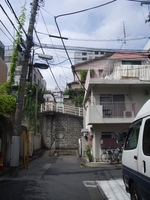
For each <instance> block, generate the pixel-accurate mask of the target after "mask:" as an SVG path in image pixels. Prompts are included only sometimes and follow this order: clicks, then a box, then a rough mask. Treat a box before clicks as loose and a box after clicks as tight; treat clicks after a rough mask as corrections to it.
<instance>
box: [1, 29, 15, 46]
mask: <svg viewBox="0 0 150 200" xmlns="http://www.w3.org/2000/svg"><path fill="white" fill-rule="evenodd" d="M0 30H1V31H2V32H3V34H4V35H5V36H6V37H7V38H8V39H9V40H10V41H11V42H12V43H13V41H12V40H11V39H10V38H9V37H8V36H7V34H6V33H5V32H4V31H3V30H2V29H1V28H0Z"/></svg>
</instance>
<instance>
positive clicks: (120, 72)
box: [83, 52, 150, 161]
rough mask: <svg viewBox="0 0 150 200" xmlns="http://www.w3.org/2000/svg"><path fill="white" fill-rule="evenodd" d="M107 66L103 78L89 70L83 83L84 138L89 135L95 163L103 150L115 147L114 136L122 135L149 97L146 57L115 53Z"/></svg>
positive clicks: (148, 69) (149, 70) (131, 53)
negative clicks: (118, 133)
mask: <svg viewBox="0 0 150 200" xmlns="http://www.w3.org/2000/svg"><path fill="white" fill-rule="evenodd" d="M108 63H109V65H106V66H105V67H104V69H103V72H102V74H105V76H101V77H100V78H92V77H90V70H89V72H88V75H87V78H86V82H85V88H86V91H85V97H84V122H83V130H85V131H83V135H84V136H88V135H90V136H92V153H93V158H94V161H100V156H101V154H102V152H103V149H104V148H108V147H111V148H116V146H117V143H116V136H115V133H116V132H120V131H122V132H124V133H125V132H126V131H125V130H126V129H127V128H128V127H129V125H130V124H131V122H132V121H133V119H134V117H135V116H136V114H137V112H138V111H139V109H140V108H141V107H142V105H143V104H144V103H145V102H146V101H147V100H148V99H149V98H150V89H149V88H150V64H149V62H148V59H147V56H146V55H145V56H143V55H142V54H135V53H133V52H130V53H126V52H124V53H123V52H121V53H114V54H113V55H112V56H111V57H110V58H109V60H108ZM85 144H86V143H85ZM83 149H84V147H83Z"/></svg>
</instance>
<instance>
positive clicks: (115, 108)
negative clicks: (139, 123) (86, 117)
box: [100, 102, 137, 118]
mask: <svg viewBox="0 0 150 200" xmlns="http://www.w3.org/2000/svg"><path fill="white" fill-rule="evenodd" d="M100 105H102V113H103V118H133V117H135V115H136V114H137V103H136V102H101V103H100Z"/></svg>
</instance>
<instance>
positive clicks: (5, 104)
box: [0, 83, 16, 117]
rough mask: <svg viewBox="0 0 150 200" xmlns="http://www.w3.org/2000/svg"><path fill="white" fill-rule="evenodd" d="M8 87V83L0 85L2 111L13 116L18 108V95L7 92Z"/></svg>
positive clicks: (3, 113)
mask: <svg viewBox="0 0 150 200" xmlns="http://www.w3.org/2000/svg"><path fill="white" fill-rule="evenodd" d="M8 88H9V84H8V83H4V84H2V85H0V113H1V114H2V115H7V116H10V117H11V116H12V115H13V114H14V111H15V108H16V97H15V96H13V95H11V94H8V93H7V90H8Z"/></svg>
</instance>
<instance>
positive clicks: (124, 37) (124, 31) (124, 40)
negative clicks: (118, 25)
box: [123, 22, 127, 44]
mask: <svg viewBox="0 0 150 200" xmlns="http://www.w3.org/2000/svg"><path fill="white" fill-rule="evenodd" d="M126 37H127V35H126V28H125V23H124V22H123V43H124V44H126Z"/></svg>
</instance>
